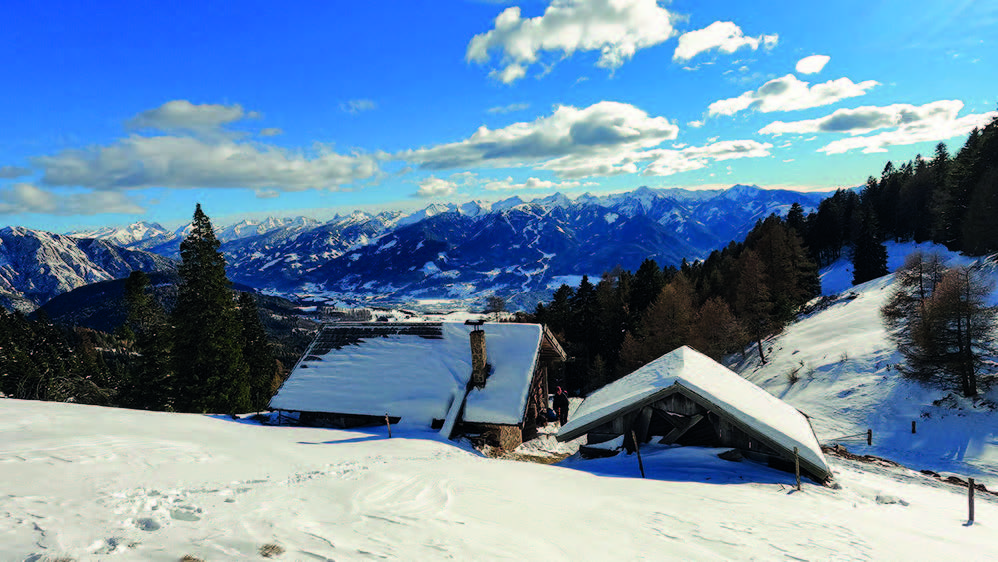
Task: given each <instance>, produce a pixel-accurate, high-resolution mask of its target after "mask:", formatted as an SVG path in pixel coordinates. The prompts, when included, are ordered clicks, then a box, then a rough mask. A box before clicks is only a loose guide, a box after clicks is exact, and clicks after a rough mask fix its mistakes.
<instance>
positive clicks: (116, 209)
mask: <svg viewBox="0 0 998 562" xmlns="http://www.w3.org/2000/svg"><path fill="white" fill-rule="evenodd" d="M144 212H145V209H143V208H142V207H141V206H139V205H138V203H136V202H135V201H134V200H132V199H131V198H130V197H128V196H126V195H125V194H123V193H120V192H113V191H93V192H85V193H83V192H81V193H55V192H51V191H47V190H43V189H40V188H38V187H37V186H35V185H32V184H30V183H15V184H14V185H12V186H10V187H5V188H2V189H0V215H11V214H19V213H39V214H45V215H58V216H73V215H99V214H104V213H126V214H138V213H144Z"/></svg>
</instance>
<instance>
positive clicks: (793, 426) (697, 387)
mask: <svg viewBox="0 0 998 562" xmlns="http://www.w3.org/2000/svg"><path fill="white" fill-rule="evenodd" d="M582 435H587V436H588V439H587V443H588V445H590V446H591V445H596V444H599V443H605V442H607V441H610V440H613V439H618V438H620V437H621V436H623V437H624V444H625V446H626V447H627V448H628V450H633V448H634V446H635V442H634V439H637V443H638V444H641V443H647V442H649V441H650V440H651V439H652V438H653V437H655V438H658V439H659V442H660V443H665V444H679V445H697V446H704V447H725V448H731V449H737V450H738V451H739V452H740V453H741V454H742V455H744V456H745V457H747V458H750V459H754V460H758V461H762V462H765V463H767V464H769V465H771V466H774V467H776V468H780V469H785V470H790V471H793V470H794V462H795V454H794V449H795V448H796V449H797V455H796V457H797V459H799V461H800V467H801V473H802V474H804V475H807V476H809V477H810V478H812V479H813V480H815V481H817V482H824V481H826V480H827V479H829V478H830V477H831V469H830V468H829V467H828V463H827V462H826V460H825V457H824V455H823V454H822V452H821V447H820V446H819V444H818V439H817V438H816V437H815V435H814V430H813V429H812V427H811V423H810V421H808V419H807V417H806V416H805V415H804V414H802V413H801V412H800V411H798V410H797V409H795V408H793V407H792V406H790V405H789V404H787V403H785V402H783V401H782V400H780V399H778V398H776V397H775V396H773V395H771V394H769V393H768V392H766V391H765V390H763V389H761V388H759V387H758V386H756V385H754V384H752V383H751V382H749V381H747V380H745V379H744V378H742V377H741V376H740V375H738V374H737V373H735V372H733V371H731V370H729V369H727V368H726V367H724V366H723V365H721V364H719V363H717V362H715V361H714V360H712V359H710V358H709V357H707V356H706V355H703V354H701V353H699V352H698V351H696V350H694V349H692V348H689V347H681V348H679V349H676V350H674V351H672V352H670V353H668V354H666V355H663V356H662V357H660V358H658V359H656V360H655V361H652V362H651V363H649V364H647V365H645V366H643V367H641V368H640V369H638V370H637V371H634V372H633V373H631V374H629V375H627V376H625V377H624V378H622V379H620V380H617V381H615V382H613V383H611V384H609V385H607V386H605V387H603V388H601V389H600V390H598V391H596V392H594V393H593V394H592V395H590V396H589V397H587V398H586V399H585V401H583V402H582V404H581V405H580V406H579V408H578V410H576V412H575V415H574V417H573V419H571V420H569V422H568V423H567V424H566V425H565V426H564V427H562V428H561V430H560V431H559V432H558V436H557V438H558V440H559V441H568V440H572V439H576V438H578V437H580V436H582ZM632 435H633V436H634V438H632Z"/></svg>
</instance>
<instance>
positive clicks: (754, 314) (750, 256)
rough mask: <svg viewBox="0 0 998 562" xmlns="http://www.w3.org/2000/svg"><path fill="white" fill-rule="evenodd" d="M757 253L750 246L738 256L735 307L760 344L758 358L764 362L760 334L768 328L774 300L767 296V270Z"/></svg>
mask: <svg viewBox="0 0 998 562" xmlns="http://www.w3.org/2000/svg"><path fill="white" fill-rule="evenodd" d="M763 267H764V266H763V264H762V262H761V261H760V260H759V256H758V255H757V254H756V253H755V252H754V251H752V250H751V249H748V250H745V251H744V252H742V255H741V256H740V257H739V258H738V287H737V292H736V294H735V310H736V312H737V313H738V316H739V318H741V321H742V325H743V326H744V327H745V331H746V332H747V333H748V335H749V336H751V338H752V339H753V340H755V342H756V344H757V345H758V348H759V360H760V361H762V362H763V363H765V362H766V354H765V353H764V352H763V350H762V338H763V336H765V335H766V334H767V333H768V332H769V328H770V326H771V321H772V318H771V316H770V315H771V314H772V310H773V302H772V301H771V300H770V296H769V295H770V292H769V286H768V285H767V283H766V274H765V271H764V270H763Z"/></svg>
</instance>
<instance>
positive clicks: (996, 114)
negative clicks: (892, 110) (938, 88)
mask: <svg viewBox="0 0 998 562" xmlns="http://www.w3.org/2000/svg"><path fill="white" fill-rule="evenodd" d="M937 103H939V102H937ZM927 105H932V104H927ZM922 107H925V106H922ZM962 108H963V102H956V104H954V105H953V106H951V107H950V108H949V109H950V110H951V111H939V112H934V113H931V114H929V115H925V116H918V117H914V118H913V120H910V121H905V122H903V123H899V124H897V125H895V126H896V127H897V128H896V129H895V130H893V131H885V132H882V133H878V134H876V135H871V136H852V137H847V138H844V139H839V140H836V141H832V142H830V143H828V144H827V145H825V146H823V147H821V148H819V149H818V152H824V153H825V154H841V153H843V152H848V151H850V150H856V149H862V150H863V152H864V153H872V152H886V151H887V147H889V146H898V145H908V144H915V143H919V142H935V141H942V140H946V139H951V138H953V137H958V136H964V135H967V134H968V133H970V131H971V130H973V129H974V128H975V127H983V126H985V125H987V124H988V123H989V122H991V120H992V119H998V111H990V112H988V113H978V114H971V115H965V116H963V117H959V118H958V117H957V116H956V114H957V112H959V110H960V109H962Z"/></svg>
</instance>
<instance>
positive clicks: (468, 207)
mask: <svg viewBox="0 0 998 562" xmlns="http://www.w3.org/2000/svg"><path fill="white" fill-rule="evenodd" d="M826 195H827V194H826V193H800V192H794V191H784V190H767V189H761V188H759V187H755V186H744V185H738V186H734V187H732V188H729V189H726V190H706V191H688V190H683V189H662V190H659V189H650V188H647V187H642V188H638V189H636V190H634V191H630V192H626V193H618V194H611V195H598V196H597V195H590V194H584V195H580V196H578V197H576V198H574V199H570V198H569V197H566V196H565V195H563V194H560V193H559V194H555V195H551V196H549V197H545V198H541V199H535V200H532V201H524V200H522V199H520V198H519V197H512V198H509V199H506V200H503V201H499V202H493V203H489V202H483V201H470V202H466V203H461V204H458V203H447V204H443V203H434V204H432V205H430V206H428V207H426V208H424V209H421V210H419V211H417V212H415V213H410V214H406V213H402V212H400V211H385V212H382V213H378V214H369V213H363V212H359V211H357V212H354V213H351V214H349V215H342V216H339V215H338V216H336V217H334V218H333V219H332V220H329V221H327V222H320V221H317V220H315V219H311V218H307V217H294V218H268V219H265V220H263V221H249V220H244V221H241V222H238V223H236V224H232V225H219V224H216V229H217V233H218V237H219V239H220V240H221V241H222V251H223V252H225V257H226V262H227V263H228V270H229V276H230V277H231V278H232V279H233V280H234V281H237V282H240V283H244V284H246V285H249V286H252V287H256V288H258V289H261V290H269V291H272V292H276V293H285V294H289V293H296V292H308V293H311V294H315V293H324V294H327V295H331V296H333V297H334V298H337V299H346V300H348V301H349V300H351V299H357V300H361V299H363V300H370V299H371V298H373V297H377V298H378V299H380V300H382V301H384V302H389V303H400V302H408V301H411V300H413V299H441V298H444V299H468V300H474V299H476V298H481V297H483V296H485V295H488V294H492V293H494V294H498V295H501V296H504V297H506V298H507V299H509V300H510V304H511V305H513V306H517V307H524V308H532V307H533V306H534V304H536V302H537V301H538V300H540V299H546V298H548V296H549V294H550V292H551V291H552V290H553V289H555V288H557V286H558V285H560V284H561V283H562V282H564V281H569V282H572V283H573V284H574V283H576V282H577V278H578V277H579V276H581V275H583V274H588V275H590V276H598V275H600V274H601V273H602V272H604V271H607V270H610V269H612V268H613V267H614V266H618V265H619V266H622V267H624V268H627V269H631V270H633V269H636V268H637V267H638V265H640V263H641V261H642V260H644V259H645V258H648V257H651V258H653V259H655V260H656V261H658V262H659V263H660V264H662V265H668V264H673V265H678V264H679V263H680V262H681V261H682V259H683V258H686V259H688V260H693V259H697V258H702V257H705V256H706V255H707V254H708V253H709V252H710V251H712V250H714V249H716V248H720V247H723V246H725V245H726V244H727V243H728V242H730V241H731V240H740V239H742V238H743V237H744V235H745V234H746V233H747V232H748V231H749V230H750V229H751V228H752V226H753V225H754V224H755V222H756V221H757V220H759V219H762V218H764V217H766V216H768V215H770V214H771V213H779V214H785V213H786V212H787V210H788V209H789V208H790V206H791V205H792V204H793V203H794V202H799V203H800V204H801V205H802V206H803V207H804V208H805V209H811V208H814V207H815V206H816V205H817V204H818V202H819V201H820V200H821V199H822V198H824V197H825V196H826ZM188 229H189V225H185V226H183V227H181V228H178V229H176V230H169V229H166V228H164V227H162V226H161V225H159V224H155V223H147V222H138V223H135V224H131V225H128V226H126V227H117V228H113V227H106V228H101V229H99V230H93V231H86V232H76V233H72V234H71V235H67V236H61V235H56V234H49V233H44V232H39V231H32V230H29V229H24V228H8V229H5V230H4V232H5V234H4V238H3V247H2V248H0V259H2V260H4V261H2V262H0V276H2V279H0V283H3V285H0V291H2V292H3V293H2V294H3V295H4V297H3V298H4V303H5V306H8V307H18V308H22V309H32V308H34V307H36V306H38V305H39V304H41V303H43V302H45V301H46V300H48V299H49V298H51V297H53V296H55V295H56V294H59V293H61V292H64V291H67V290H70V289H73V288H75V287H78V286H80V285H83V284H86V283H92V282H95V281H102V280H106V279H110V278H113V277H115V276H119V277H120V276H124V275H127V274H128V272H129V271H131V270H132V269H145V270H151V269H160V268H169V267H172V264H171V262H170V260H169V259H163V258H172V259H176V258H179V249H180V242H181V240H183V238H184V236H186V234H187V230H188ZM8 238H9V239H10V241H8ZM27 239H30V240H31V241H32V242H31V243H30V244H27V243H25V240H27ZM15 240H20V242H18V243H15ZM97 241H100V242H99V243H98V242H97ZM146 252H148V253H146ZM153 254H158V256H155V255H153ZM112 258H114V259H112Z"/></svg>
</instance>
